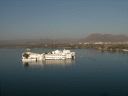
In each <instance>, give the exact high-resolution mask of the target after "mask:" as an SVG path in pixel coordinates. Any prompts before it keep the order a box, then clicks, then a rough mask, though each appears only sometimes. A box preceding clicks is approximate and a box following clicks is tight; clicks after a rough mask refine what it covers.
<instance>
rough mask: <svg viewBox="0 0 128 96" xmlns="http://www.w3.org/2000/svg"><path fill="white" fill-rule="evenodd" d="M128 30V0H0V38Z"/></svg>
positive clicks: (77, 36) (79, 35) (76, 36)
mask: <svg viewBox="0 0 128 96" xmlns="http://www.w3.org/2000/svg"><path fill="white" fill-rule="evenodd" d="M90 33H114V34H122V33H123V34H128V0H0V40H2V39H4V40H6V39H8V40H9V39H23V38H82V37H86V36H87V35H88V34H90Z"/></svg>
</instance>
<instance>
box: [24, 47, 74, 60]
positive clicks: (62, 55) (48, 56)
mask: <svg viewBox="0 0 128 96" xmlns="http://www.w3.org/2000/svg"><path fill="white" fill-rule="evenodd" d="M74 58H75V52H71V51H70V50H65V49H64V50H62V51H61V50H55V51H52V52H49V53H41V54H39V53H33V52H30V51H27V52H23V53H22V61H26V62H29V61H39V60H54V59H55V60H59V59H60V60H63V59H74Z"/></svg>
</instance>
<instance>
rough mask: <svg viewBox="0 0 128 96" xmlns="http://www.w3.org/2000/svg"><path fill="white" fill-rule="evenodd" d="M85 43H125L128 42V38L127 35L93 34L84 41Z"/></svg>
mask: <svg viewBox="0 0 128 96" xmlns="http://www.w3.org/2000/svg"><path fill="white" fill-rule="evenodd" d="M82 41H83V42H99V41H102V42H124V41H128V36H126V35H113V34H101V33H93V34H91V35H89V36H87V37H86V38H84V39H82Z"/></svg>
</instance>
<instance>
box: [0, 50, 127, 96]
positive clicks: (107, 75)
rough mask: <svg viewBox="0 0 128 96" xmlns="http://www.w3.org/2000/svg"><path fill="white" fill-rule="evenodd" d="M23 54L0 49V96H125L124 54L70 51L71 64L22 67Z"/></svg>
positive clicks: (49, 62) (31, 64)
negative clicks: (72, 53)
mask: <svg viewBox="0 0 128 96" xmlns="http://www.w3.org/2000/svg"><path fill="white" fill-rule="evenodd" d="M32 50H33V51H35V52H41V51H42V52H43V51H49V50H51V49H32ZM23 51H24V49H0V95H1V96H128V54H123V53H107V52H104V53H102V52H99V51H96V50H87V49H74V50H72V51H75V52H76V58H75V60H66V61H63V60H59V61H57V60H56V61H54V60H53V61H45V62H43V63H42V62H38V63H37V62H35V63H34V62H31V63H30V64H29V63H27V64H23V63H22V62H21V53H22V52H23Z"/></svg>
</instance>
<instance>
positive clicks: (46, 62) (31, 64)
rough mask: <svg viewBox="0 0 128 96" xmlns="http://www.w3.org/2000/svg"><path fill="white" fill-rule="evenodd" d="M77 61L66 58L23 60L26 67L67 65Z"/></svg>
mask: <svg viewBox="0 0 128 96" xmlns="http://www.w3.org/2000/svg"><path fill="white" fill-rule="evenodd" d="M74 62H75V61H74V60H73V59H65V60H43V61H42V60H40V61H29V62H22V63H23V65H24V67H31V68H44V67H45V66H50V65H56V66H67V65H71V64H73V63H74Z"/></svg>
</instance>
